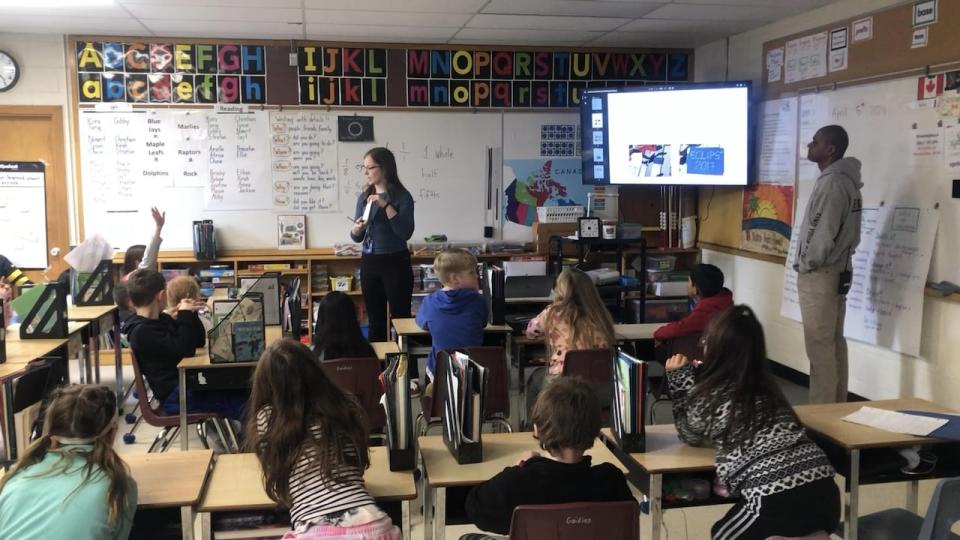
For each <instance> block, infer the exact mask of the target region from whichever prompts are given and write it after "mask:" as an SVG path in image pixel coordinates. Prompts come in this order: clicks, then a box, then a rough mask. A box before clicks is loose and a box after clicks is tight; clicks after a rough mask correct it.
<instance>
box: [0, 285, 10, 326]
mask: <svg viewBox="0 0 960 540" xmlns="http://www.w3.org/2000/svg"><path fill="white" fill-rule="evenodd" d="M12 300H13V287H11V286H10V285H8V284H7V283H6V282H5V281H3V278H0V302H3V313H0V317H3V326H4V328H6V327H7V326H9V325H10V319H12V318H13V307H12V306H11V305H10V301H12Z"/></svg>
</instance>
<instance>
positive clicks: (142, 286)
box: [123, 268, 249, 420]
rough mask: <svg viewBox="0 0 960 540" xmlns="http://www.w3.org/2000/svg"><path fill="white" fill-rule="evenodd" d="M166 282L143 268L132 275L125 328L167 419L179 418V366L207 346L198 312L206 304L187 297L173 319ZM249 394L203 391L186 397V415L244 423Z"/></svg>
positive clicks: (154, 271) (161, 277)
mask: <svg viewBox="0 0 960 540" xmlns="http://www.w3.org/2000/svg"><path fill="white" fill-rule="evenodd" d="M166 286H167V284H166V281H165V280H164V279H163V275H162V274H160V272H157V271H156V270H151V269H148V268H142V269H140V270H137V271H135V272H133V273H132V274H130V277H129V279H128V280H127V290H128V294H129V296H130V304H131V305H132V306H133V308H134V310H135V312H134V314H133V315H131V316H130V318H128V319H127V320H126V321H124V323H123V333H124V334H126V335H127V340H128V341H129V342H130V347H131V348H132V349H133V352H134V354H136V355H137V362H138V363H139V364H140V369H141V371H142V372H143V375H144V377H146V378H147V382H148V383H149V384H150V389H151V390H153V396H154V398H156V399H157V400H158V401H159V402H160V403H162V404H163V409H164V411H165V412H166V413H167V414H179V413H180V387H179V385H178V384H177V364H179V363H180V361H181V360H183V359H184V358H188V357H191V356H194V355H195V354H196V350H197V348H198V347H203V346H204V344H205V343H206V331H205V330H204V328H203V323H201V322H200V318H199V317H198V316H197V311H198V310H200V309H202V308H204V307H205V306H206V304H204V303H203V302H202V301H198V300H193V299H190V298H186V299H184V300H182V301H181V302H180V304H178V305H177V309H176V311H174V312H173V314H172V315H169V314H167V313H164V311H163V310H164V308H166V307H167V290H166ZM248 397H249V392H248V391H236V390H204V391H196V392H189V393H188V394H187V410H188V412H212V413H218V414H220V415H221V416H223V417H225V418H230V419H233V420H241V419H242V416H243V408H244V406H245V405H246V402H247V399H248Z"/></svg>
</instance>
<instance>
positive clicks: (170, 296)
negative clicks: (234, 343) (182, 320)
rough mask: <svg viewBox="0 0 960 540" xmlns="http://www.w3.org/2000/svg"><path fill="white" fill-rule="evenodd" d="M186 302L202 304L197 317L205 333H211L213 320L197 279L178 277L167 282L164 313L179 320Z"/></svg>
mask: <svg viewBox="0 0 960 540" xmlns="http://www.w3.org/2000/svg"><path fill="white" fill-rule="evenodd" d="M184 300H191V301H193V303H194V304H200V309H198V310H197V317H198V318H199V319H200V323H201V324H203V329H204V332H209V331H210V329H211V328H213V320H212V319H211V317H210V313H209V311H207V310H206V309H205V308H206V302H204V301H203V299H202V298H201V297H200V284H199V283H197V278H195V277H193V276H177V277H175V278H173V279H171V280H170V281H168V282H167V308H166V309H165V310H163V311H164V313H166V314H167V315H170V316H171V317H173V318H174V319H176V318H177V313H178V311H179V306H180V303H181V302H183V301H184Z"/></svg>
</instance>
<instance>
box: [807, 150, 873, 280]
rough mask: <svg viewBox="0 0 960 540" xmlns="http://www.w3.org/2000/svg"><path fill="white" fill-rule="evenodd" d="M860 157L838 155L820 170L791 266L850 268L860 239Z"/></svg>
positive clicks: (840, 269) (818, 268)
mask: <svg viewBox="0 0 960 540" xmlns="http://www.w3.org/2000/svg"><path fill="white" fill-rule="evenodd" d="M861 187H863V182H861V181H860V160H858V159H856V158H842V159H839V160H837V161H835V162H833V163H832V164H830V165H829V166H828V167H827V168H826V169H824V170H823V171H821V172H820V177H819V178H817V183H816V184H815V185H814V186H813V193H811V194H810V200H809V201H808V202H807V211H806V212H805V213H804V214H803V222H802V223H801V225H800V229H799V231H800V238H799V239H798V240H799V242H798V244H799V248H798V253H797V258H796V260H795V261H794V264H793V268H794V270H796V271H798V272H800V273H801V274H803V273H807V272H812V271H814V270H821V269H823V270H830V271H835V272H842V271H843V270H850V269H852V268H853V267H852V264H851V259H852V257H853V252H854V250H855V249H856V247H857V245H858V244H859V243H860V216H861V209H862V207H863V198H862V197H861V195H860V188H861Z"/></svg>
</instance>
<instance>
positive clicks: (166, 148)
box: [79, 109, 502, 249]
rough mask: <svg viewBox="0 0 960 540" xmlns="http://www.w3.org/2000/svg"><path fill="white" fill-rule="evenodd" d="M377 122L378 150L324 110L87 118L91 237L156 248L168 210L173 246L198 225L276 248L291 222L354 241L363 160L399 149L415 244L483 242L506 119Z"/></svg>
mask: <svg viewBox="0 0 960 540" xmlns="http://www.w3.org/2000/svg"><path fill="white" fill-rule="evenodd" d="M368 114H370V113H368ZM372 115H373V116H374V135H375V139H374V141H372V142H363V143H348V142H338V141H337V135H336V133H337V130H336V126H337V114H336V113H328V112H323V111H319V110H296V111H250V112H239V113H237V112H233V113H225V112H219V113H218V112H215V111H212V110H177V109H151V110H144V109H141V110H136V111H134V112H98V111H93V110H83V111H81V113H80V139H79V145H80V156H81V159H80V161H81V175H82V204H83V218H84V233H85V235H92V234H95V233H99V234H101V235H103V236H104V238H106V239H107V240H108V241H109V242H110V243H111V244H112V245H114V246H115V247H117V248H118V249H125V248H126V247H127V246H129V245H131V244H142V243H146V242H147V240H148V239H149V235H150V234H151V230H152V221H151V219H150V213H149V208H150V207H151V206H158V207H160V208H161V209H163V210H164V211H166V213H167V224H166V226H165V227H164V232H163V238H164V244H163V249H191V248H192V229H191V223H192V221H194V220H198V219H212V220H213V221H214V225H215V226H216V229H217V237H218V241H219V243H220V247H221V248H234V249H238V248H275V247H277V216H278V215H283V214H305V215H306V216H307V245H308V247H322V246H330V245H333V244H335V243H340V242H350V241H351V240H350V237H349V228H350V224H349V223H348V222H347V221H346V219H348V218H350V219H352V218H353V213H354V208H355V205H356V200H357V197H358V195H359V192H360V191H361V190H362V189H363V186H364V185H365V182H366V180H365V178H364V176H363V173H362V168H361V164H362V161H363V155H364V153H366V151H367V150H369V149H370V148H371V147H374V146H387V147H388V148H390V149H391V150H393V151H394V153H395V154H396V156H397V166H398V171H399V175H400V179H401V181H402V182H403V183H404V185H405V186H406V187H407V189H408V190H409V191H410V193H411V194H412V195H413V198H414V201H415V202H416V215H415V219H416V229H415V232H414V236H413V237H412V238H411V241H412V242H419V241H422V240H423V237H425V236H428V235H433V234H440V233H443V234H446V235H447V237H448V238H449V239H450V240H451V241H477V240H480V239H481V238H482V236H483V227H484V225H487V224H488V221H489V219H488V217H487V215H488V212H487V207H486V205H485V203H484V201H485V200H486V199H487V194H488V192H492V191H495V190H499V189H500V185H499V175H495V174H491V170H493V171H499V168H500V166H501V165H500V163H499V161H498V160H497V161H496V162H495V163H494V162H492V161H491V160H490V156H491V155H494V156H499V148H500V147H501V145H502V114H501V113H499V112H493V113H439V112H435V113H431V112H416V113H411V112H405V111H378V112H375V113H372ZM488 149H493V150H495V152H488Z"/></svg>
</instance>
